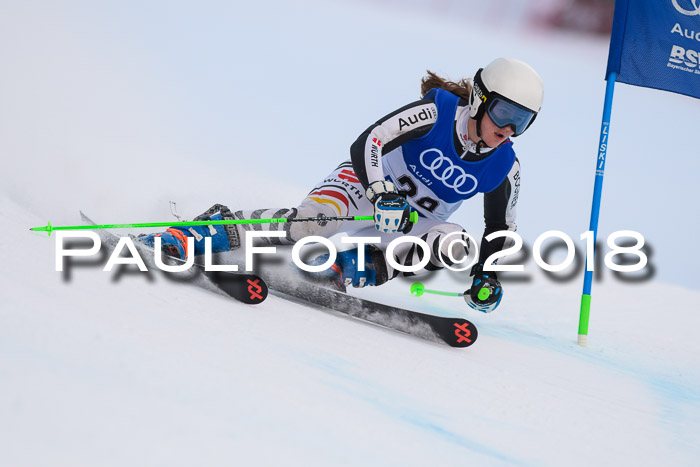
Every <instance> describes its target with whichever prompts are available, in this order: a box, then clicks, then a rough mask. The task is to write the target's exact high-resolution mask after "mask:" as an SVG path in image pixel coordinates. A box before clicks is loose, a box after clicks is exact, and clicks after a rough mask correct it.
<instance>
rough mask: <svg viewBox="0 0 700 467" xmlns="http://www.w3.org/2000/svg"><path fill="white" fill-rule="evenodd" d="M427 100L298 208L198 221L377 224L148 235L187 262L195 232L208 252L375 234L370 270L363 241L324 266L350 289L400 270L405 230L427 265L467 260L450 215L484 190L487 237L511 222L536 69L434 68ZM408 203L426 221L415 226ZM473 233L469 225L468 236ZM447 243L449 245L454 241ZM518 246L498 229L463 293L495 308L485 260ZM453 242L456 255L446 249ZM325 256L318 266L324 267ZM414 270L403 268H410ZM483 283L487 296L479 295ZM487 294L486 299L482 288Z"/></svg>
mask: <svg viewBox="0 0 700 467" xmlns="http://www.w3.org/2000/svg"><path fill="white" fill-rule="evenodd" d="M421 95H422V98H421V99H420V100H418V101H415V102H413V103H411V104H408V105H406V106H404V107H402V108H400V109H398V110H396V111H394V112H392V113H390V114H389V115H387V116H385V117H384V118H382V119H381V120H379V121H377V122H376V123H375V124H373V125H371V126H370V127H369V128H368V129H367V130H365V131H364V133H362V134H361V135H360V137H359V138H357V140H356V141H355V142H354V143H353V144H352V146H351V148H350V159H349V160H347V161H345V162H343V163H342V164H340V165H339V166H338V167H337V168H336V169H335V170H334V171H333V172H331V173H330V174H329V175H328V176H327V177H325V178H324V179H323V180H322V181H321V182H320V183H319V184H318V185H316V187H314V189H312V190H311V191H310V192H309V194H308V195H307V197H306V198H305V199H304V200H303V201H302V202H301V203H300V204H299V205H298V206H296V207H293V208H281V209H258V210H253V211H235V212H232V211H231V210H229V209H228V208H227V207H226V206H224V205H220V204H217V205H214V206H212V207H211V208H210V209H209V210H207V211H206V212H204V213H203V214H201V215H200V216H198V217H196V218H195V220H220V219H262V218H280V217H285V218H288V219H294V218H297V217H299V218H300V217H329V218H330V217H334V216H362V215H370V214H373V216H374V217H373V219H374V221H332V220H330V221H326V222H288V223H273V224H240V225H224V226H222V225H216V226H193V227H190V228H187V227H182V228H169V229H167V230H166V232H163V233H160V234H156V235H149V236H145V237H142V240H143V241H144V242H145V243H146V244H148V245H150V246H153V243H154V238H155V237H156V236H160V237H161V239H162V245H163V246H162V248H163V252H164V253H166V254H169V255H172V256H176V257H179V258H182V259H184V258H185V257H186V256H187V237H194V241H195V243H194V245H195V246H194V249H195V254H202V253H203V252H204V241H203V238H205V237H211V238H212V251H214V252H221V251H230V250H235V249H237V248H239V247H240V246H241V243H242V236H243V235H244V234H245V232H246V231H248V230H276V231H283V232H284V234H285V236H284V237H283V238H271V239H269V241H270V243H272V244H278V245H282V244H293V243H294V242H296V241H298V240H300V239H301V238H304V237H306V236H309V235H320V236H323V237H330V236H332V235H334V234H336V233H339V232H346V233H348V234H350V235H352V236H365V237H366V236H375V237H376V236H379V237H381V239H382V242H381V243H379V244H372V245H367V246H365V247H364V258H365V270H364V271H358V267H357V265H358V261H357V258H358V249H357V248H355V249H350V250H346V251H342V252H339V253H338V255H337V257H336V260H335V263H334V264H333V265H332V266H331V267H330V268H329V269H328V270H327V271H326V272H325V273H324V274H326V275H327V277H328V279H330V280H331V281H332V282H333V283H335V284H336V286H337V287H338V288H340V289H342V290H344V289H345V286H347V285H353V286H354V287H363V286H367V285H374V286H378V285H381V284H383V283H385V282H386V281H388V280H390V279H392V278H394V277H396V276H398V275H399V273H400V272H399V271H398V270H396V269H394V268H393V267H392V266H391V265H390V264H389V263H388V262H387V260H386V257H385V252H386V246H387V244H388V243H389V242H390V241H391V240H393V239H395V238H397V237H398V236H400V235H404V234H406V233H409V231H410V234H411V235H414V236H417V237H420V238H421V239H422V240H423V241H425V242H426V243H427V244H428V245H429V246H430V248H431V257H430V260H429V262H428V263H427V265H426V266H425V268H424V270H425V271H434V270H437V269H440V268H442V267H443V264H447V265H452V264H454V262H453V261H452V260H451V259H450V255H451V256H452V258H454V259H455V261H459V260H460V259H462V258H464V257H466V255H468V252H469V245H468V244H466V245H465V244H463V243H459V242H447V241H446V242H441V241H442V240H443V239H445V238H446V237H447V236H448V235H450V234H452V236H454V235H455V234H461V233H462V232H465V230H464V229H463V228H462V227H461V226H459V225H457V224H454V223H450V222H448V219H449V217H450V216H451V215H452V213H454V212H455V211H456V210H457V209H458V208H459V207H460V205H461V204H462V202H463V201H465V200H467V199H469V198H471V197H473V196H474V195H476V194H477V193H484V220H485V230H484V234H483V237H486V236H487V235H489V234H491V233H493V232H496V231H500V230H515V229H516V224H515V206H516V203H517V200H518V194H519V189H520V163H519V161H518V159H517V158H516V156H515V152H514V151H513V147H512V146H513V143H512V141H511V139H510V138H511V137H515V136H520V135H521V134H523V132H525V130H527V129H528V128H529V127H530V125H531V124H532V123H533V121H534V120H535V118H536V116H537V114H538V112H539V111H540V109H541V107H542V100H543V85H542V79H541V78H540V76H539V75H538V74H537V73H536V72H535V71H534V70H533V69H532V68H531V67H530V66H529V65H527V64H526V63H524V62H522V61H520V60H516V59H513V58H498V59H496V60H494V61H493V62H491V63H490V64H488V65H487V66H486V67H485V68H482V69H479V70H478V71H477V72H476V74H475V76H474V78H473V80H465V79H463V80H460V81H458V82H451V81H447V80H445V79H443V78H441V77H439V76H438V75H436V74H434V73H432V72H430V71H428V74H427V76H426V77H424V78H423V79H422V82H421ZM411 211H417V212H418V214H419V216H420V220H419V222H418V223H416V225H415V226H413V224H412V223H411V222H409V215H410V213H411ZM465 233H466V232H465ZM449 245H451V246H449ZM508 246H510V245H507V244H506V239H505V238H504V237H500V238H498V239H495V240H494V241H491V242H487V241H486V240H485V238H482V241H481V247H480V250H479V251H480V254H479V259H478V261H477V263H476V264H475V265H474V266H473V267H472V269H471V274H470V275H471V276H472V277H473V279H472V287H471V288H470V289H469V291H468V292H469V294H467V295H466V296H465V299H467V301H468V303H469V302H470V301H471V303H469V304H470V306H472V307H473V308H475V309H479V310H480V311H484V312H489V311H492V310H493V309H495V308H496V307H497V306H498V304H499V303H500V301H501V298H502V296H503V292H502V290H503V289H502V287H501V284H500V283H499V281H498V279H497V277H496V274H495V273H494V272H487V271H484V270H483V268H484V261H485V260H486V258H488V257H489V256H490V255H492V254H493V253H496V252H498V251H500V250H502V249H504V248H507V247H508ZM448 248H451V249H452V251H447V250H448ZM393 255H394V259H395V260H396V262H397V263H399V264H402V265H413V264H417V263H418V262H419V261H420V260H421V259H422V256H423V252H422V250H421V248H419V247H416V245H415V244H414V243H401V244H400V245H399V246H398V247H396V248H395V249H394V252H393ZM326 258H327V255H326V256H325V257H320V258H319V259H318V262H320V263H323V262H324V261H325V259H326ZM411 274H412V273H406V275H411ZM484 287H487V289H488V291H489V293H488V294H483V292H482V294H479V293H478V291H480V290H482V289H483V288H484ZM486 295H488V296H486Z"/></svg>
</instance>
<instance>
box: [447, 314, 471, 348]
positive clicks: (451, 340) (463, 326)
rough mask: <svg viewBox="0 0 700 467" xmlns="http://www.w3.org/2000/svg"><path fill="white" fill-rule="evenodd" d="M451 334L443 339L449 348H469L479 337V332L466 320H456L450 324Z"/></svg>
mask: <svg viewBox="0 0 700 467" xmlns="http://www.w3.org/2000/svg"><path fill="white" fill-rule="evenodd" d="M451 330H452V331H453V334H452V333H450V334H448V335H447V336H445V337H448V339H445V341H446V342H447V344H448V345H450V346H451V347H469V346H470V345H472V344H473V343H474V342H476V339H477V338H478V337H479V331H478V330H477V329H476V326H474V323H472V322H471V321H468V320H466V319H457V320H455V321H454V323H452V328H451Z"/></svg>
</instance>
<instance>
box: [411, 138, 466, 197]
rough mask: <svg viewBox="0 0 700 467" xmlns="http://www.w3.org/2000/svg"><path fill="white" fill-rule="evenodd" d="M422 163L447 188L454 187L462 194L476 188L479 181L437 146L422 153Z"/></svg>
mask: <svg viewBox="0 0 700 467" xmlns="http://www.w3.org/2000/svg"><path fill="white" fill-rule="evenodd" d="M420 163H421V165H422V166H423V167H425V168H426V169H428V170H430V173H431V174H432V175H433V177H435V179H436V180H439V181H441V182H442V183H443V185H445V186H446V187H447V188H452V189H453V190H454V191H455V192H457V193H459V194H460V195H468V194H469V193H471V192H473V191H474V190H476V186H477V184H478V183H477V181H476V178H475V177H474V176H473V175H472V174H468V173H466V172H465V171H464V169H463V168H461V167H459V166H457V165H454V164H453V163H452V161H451V160H450V159H449V158H448V157H445V156H444V155H443V154H442V151H440V150H439V149H436V148H432V149H426V150H425V151H423V152H421V153H420Z"/></svg>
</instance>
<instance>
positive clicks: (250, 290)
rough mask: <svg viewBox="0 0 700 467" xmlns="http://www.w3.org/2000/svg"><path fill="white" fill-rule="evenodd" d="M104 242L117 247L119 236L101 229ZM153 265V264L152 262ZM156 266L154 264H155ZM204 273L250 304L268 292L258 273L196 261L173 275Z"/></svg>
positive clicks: (182, 277) (171, 260)
mask: <svg viewBox="0 0 700 467" xmlns="http://www.w3.org/2000/svg"><path fill="white" fill-rule="evenodd" d="M80 217H81V218H82V220H83V222H85V223H87V224H90V225H96V223H95V222H94V221H93V220H92V219H90V218H89V217H88V216H86V215H85V214H84V213H83V212H82V211H81V212H80ZM98 235H100V238H101V239H102V241H103V243H104V244H105V245H106V246H107V247H108V248H111V249H114V247H116V245H117V242H118V241H119V237H118V236H117V235H115V234H113V233H111V232H109V231H106V230H100V231H99V232H98ZM134 244H135V245H136V246H137V248H139V249H140V250H144V251H147V252H148V258H153V255H154V254H155V251H153V249H152V248H150V247H148V246H146V245H144V244H142V243H140V242H138V241H137V242H135V243H134ZM164 262H166V263H169V264H170V265H172V266H178V265H183V264H185V261H183V260H181V259H179V258H173V257H171V256H168V257H167V258H164ZM151 266H153V264H151ZM153 267H154V266H153ZM199 274H203V275H204V276H205V277H207V278H208V279H209V281H210V282H211V283H213V284H214V285H215V286H216V287H217V288H218V289H219V290H221V291H222V292H224V293H225V294H226V295H228V296H229V297H231V298H235V299H236V300H238V301H239V302H243V303H246V304H248V305H255V304H257V303H262V302H263V301H264V300H265V299H266V298H267V294H268V287H267V283H266V282H265V280H264V279H263V278H262V277H260V276H258V275H256V274H250V273H245V272H233V271H231V272H222V271H206V270H205V269H204V267H203V266H202V265H201V264H197V263H196V262H195V263H194V264H193V265H192V267H191V268H190V272H189V273H187V274H185V273H183V274H180V273H171V275H173V276H178V278H179V279H180V280H184V281H189V282H194V279H195V278H196V277H197V276H198V275H199Z"/></svg>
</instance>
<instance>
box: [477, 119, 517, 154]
mask: <svg viewBox="0 0 700 467" xmlns="http://www.w3.org/2000/svg"><path fill="white" fill-rule="evenodd" d="M514 133H515V132H514V131H513V127H511V126H510V125H508V126H505V127H503V128H498V127H497V126H496V124H495V123H493V120H491V118H489V114H488V112H485V113H484V117H483V118H482V119H481V139H483V140H484V143H486V145H487V146H488V147H490V148H495V147H498V145H499V144H501V143H503V142H504V141H505V140H506V139H508V138H510V137H511V136H513V134H514Z"/></svg>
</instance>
